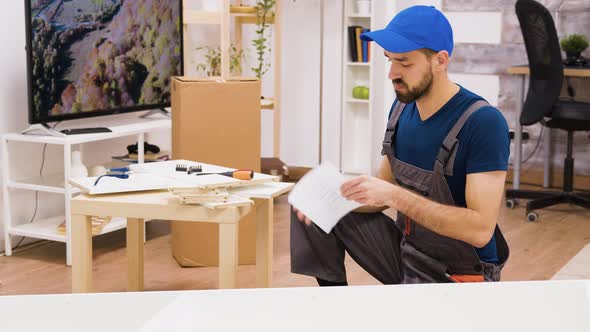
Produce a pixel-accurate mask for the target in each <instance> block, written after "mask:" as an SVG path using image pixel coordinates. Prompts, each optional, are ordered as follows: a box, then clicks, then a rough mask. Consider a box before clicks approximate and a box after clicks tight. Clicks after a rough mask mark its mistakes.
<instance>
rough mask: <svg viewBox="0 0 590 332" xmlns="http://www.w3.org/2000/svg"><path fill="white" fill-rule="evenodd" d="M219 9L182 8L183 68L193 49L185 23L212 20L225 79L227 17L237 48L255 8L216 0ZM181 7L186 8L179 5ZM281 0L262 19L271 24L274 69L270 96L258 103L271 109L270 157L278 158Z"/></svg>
mask: <svg viewBox="0 0 590 332" xmlns="http://www.w3.org/2000/svg"><path fill="white" fill-rule="evenodd" d="M218 1H219V3H220V8H221V11H219V12H211V11H203V10H193V9H184V11H183V31H184V36H185V37H184V41H183V43H184V50H185V52H184V56H185V58H184V68H188V66H189V65H190V63H191V59H190V52H188V50H190V49H194V47H191V45H190V40H189V38H187V37H186V36H188V27H189V25H193V24H213V25H219V26H220V29H221V40H220V49H221V78H222V79H224V80H226V79H228V78H229V77H230V71H229V50H230V47H231V31H230V27H231V21H232V19H233V21H234V31H233V38H234V44H235V45H236V48H237V49H238V50H240V49H242V48H243V43H242V27H243V25H244V24H256V23H257V20H258V18H257V15H256V8H255V7H252V6H234V5H231V4H230V0H218ZM183 8H187V7H186V6H183ZM281 11H282V7H281V0H276V3H275V8H274V15H269V16H268V17H267V18H266V22H268V23H269V24H272V25H273V29H274V30H273V37H274V46H273V47H272V52H273V54H274V58H273V63H274V66H273V72H274V82H273V85H274V97H272V98H265V99H264V102H263V103H262V104H261V109H264V110H271V111H272V112H273V157H275V158H278V157H279V155H280V127H281V122H280V119H281V115H280V107H279V102H280V91H281V85H280V84H281V38H280V36H281V25H280V22H281V19H280V15H281Z"/></svg>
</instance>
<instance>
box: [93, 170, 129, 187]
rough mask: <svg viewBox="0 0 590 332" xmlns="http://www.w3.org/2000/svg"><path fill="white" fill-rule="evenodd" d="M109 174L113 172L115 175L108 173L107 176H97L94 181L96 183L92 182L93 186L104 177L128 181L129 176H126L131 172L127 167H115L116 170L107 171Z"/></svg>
mask: <svg viewBox="0 0 590 332" xmlns="http://www.w3.org/2000/svg"><path fill="white" fill-rule="evenodd" d="M109 172H115V173H108V174H104V175H101V176H99V177H98V178H97V179H96V181H94V185H95V186H96V184H97V183H98V181H100V179H102V178H103V177H105V176H108V177H113V178H119V179H128V178H129V174H127V173H129V172H131V169H130V168H129V167H116V168H111V169H109Z"/></svg>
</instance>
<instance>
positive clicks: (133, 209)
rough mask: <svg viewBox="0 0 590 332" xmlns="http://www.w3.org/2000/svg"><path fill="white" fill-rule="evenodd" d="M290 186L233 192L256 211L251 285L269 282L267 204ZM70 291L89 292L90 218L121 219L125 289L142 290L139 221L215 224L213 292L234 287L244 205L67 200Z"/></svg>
mask: <svg viewBox="0 0 590 332" xmlns="http://www.w3.org/2000/svg"><path fill="white" fill-rule="evenodd" d="M292 187H293V184H291V183H281V182H273V183H268V184H259V185H254V186H251V187H240V188H236V189H235V192H236V193H238V194H240V195H242V196H244V197H249V198H251V199H252V200H253V201H254V202H255V205H256V207H257V209H258V211H259V212H258V214H257V220H256V222H257V225H256V286H257V287H270V285H271V282H272V248H273V242H272V235H273V231H272V223H273V206H274V205H273V199H274V197H276V196H278V195H281V194H283V193H285V192H287V191H289V190H290V189H291V188H292ZM71 210H72V250H73V257H72V258H73V260H72V292H73V293H86V292H92V236H91V217H90V216H93V215H103V216H110V215H117V216H123V217H126V218H127V259H128V269H127V273H128V276H127V279H128V284H127V290H129V291H141V290H143V289H144V276H143V262H144V257H143V234H144V233H143V230H144V220H145V219H148V218H149V219H164V220H182V221H190V222H206V223H216V224H219V287H220V288H235V287H236V280H237V266H238V224H239V221H240V219H241V218H242V217H243V216H245V215H247V214H248V212H249V211H250V207H249V206H243V207H228V208H218V209H209V208H206V207H203V206H200V205H186V204H181V203H180V201H179V200H177V199H176V198H175V197H174V195H173V194H171V193H170V192H143V193H133V194H115V195H102V196H88V195H80V196H78V197H76V198H74V199H72V206H71Z"/></svg>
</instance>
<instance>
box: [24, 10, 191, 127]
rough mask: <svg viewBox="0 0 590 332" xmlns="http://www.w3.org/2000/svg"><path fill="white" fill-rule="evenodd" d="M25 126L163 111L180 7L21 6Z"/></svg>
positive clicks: (174, 62) (176, 70)
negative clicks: (26, 104) (26, 108)
mask: <svg viewBox="0 0 590 332" xmlns="http://www.w3.org/2000/svg"><path fill="white" fill-rule="evenodd" d="M25 7H26V20H27V65H28V66H27V67H28V90H29V91H28V92H29V122H30V123H31V124H33V123H45V122H53V121H61V120H66V119H73V118H80V117H88V116H97V115H106V114H114V113H122V112H130V111H139V110H147V109H157V108H161V107H166V106H170V77H171V76H175V75H182V70H183V68H182V61H183V49H182V0H25Z"/></svg>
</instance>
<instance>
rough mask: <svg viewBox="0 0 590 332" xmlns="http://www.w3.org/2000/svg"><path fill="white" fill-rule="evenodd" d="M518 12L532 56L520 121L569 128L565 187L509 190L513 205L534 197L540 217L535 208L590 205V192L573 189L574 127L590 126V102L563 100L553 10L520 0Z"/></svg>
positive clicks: (530, 211) (530, 214)
mask: <svg viewBox="0 0 590 332" xmlns="http://www.w3.org/2000/svg"><path fill="white" fill-rule="evenodd" d="M516 15H517V16H518V21H519V22H520V29H521V31H522V35H523V37H524V44H525V47H526V52H527V56H528V59H529V68H530V82H529V90H528V92H527V96H526V100H525V102H524V105H523V108H522V113H521V115H520V124H521V125H523V126H530V125H532V124H535V123H537V122H540V123H541V124H542V125H544V126H546V127H548V128H558V129H562V130H565V131H567V154H566V158H565V163H564V170H563V173H564V174H563V191H562V192H555V191H531V190H507V191H506V199H507V201H506V205H507V206H508V207H513V206H514V205H515V199H517V198H524V199H530V201H529V202H528V203H527V205H526V213H527V219H528V220H529V221H536V220H537V218H538V215H537V214H536V213H535V212H534V210H537V209H542V208H545V207H548V206H552V205H556V204H560V203H571V204H575V205H578V206H581V207H584V208H586V209H590V194H584V193H575V192H573V182H574V159H573V157H572V145H573V136H574V131H580V130H582V131H588V130H590V104H589V103H580V102H574V101H566V100H560V99H559V95H560V92H561V87H562V84H563V68H564V67H563V63H562V58H561V51H560V48H559V41H558V38H557V32H556V30H555V24H554V23H553V18H552V17H551V14H550V13H549V11H548V10H547V9H546V8H545V7H543V5H541V4H540V3H538V2H536V1H534V0H518V1H517V2H516Z"/></svg>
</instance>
